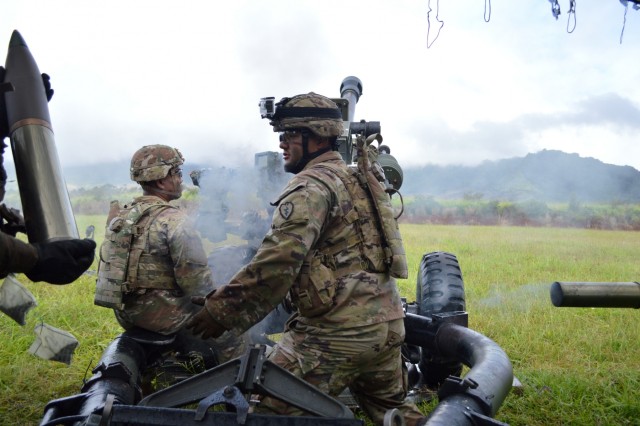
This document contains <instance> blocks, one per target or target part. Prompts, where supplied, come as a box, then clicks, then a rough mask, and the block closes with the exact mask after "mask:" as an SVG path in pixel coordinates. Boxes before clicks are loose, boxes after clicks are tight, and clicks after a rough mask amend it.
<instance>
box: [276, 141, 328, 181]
mask: <svg viewBox="0 0 640 426" xmlns="http://www.w3.org/2000/svg"><path fill="white" fill-rule="evenodd" d="M310 134H311V133H310V132H309V131H308V130H303V131H302V132H301V136H302V157H301V158H300V160H298V162H297V163H296V164H295V165H294V166H291V167H289V168H288V170H286V171H287V172H289V173H293V174H298V173H300V172H301V171H302V169H304V168H305V166H306V165H307V164H309V161H311V160H313V159H314V158H317V157H319V156H321V155H322V154H324V153H325V152H329V151H331V149H332V147H331V145H330V146H328V147H326V148H322V149H319V150H317V151H315V152H313V153H309V135H310Z"/></svg>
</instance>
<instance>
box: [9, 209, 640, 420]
mask: <svg viewBox="0 0 640 426" xmlns="http://www.w3.org/2000/svg"><path fill="white" fill-rule="evenodd" d="M77 220H78V228H79V229H80V230H81V234H84V229H85V228H86V226H87V225H89V224H94V225H95V226H96V238H97V240H98V242H100V240H101V239H102V235H101V234H102V231H101V230H102V225H103V223H104V217H102V216H80V217H78V218H77ZM402 235H403V237H404V240H405V246H406V250H407V254H408V257H409V266H410V277H411V279H409V280H401V281H400V283H399V284H400V287H401V291H402V293H403V296H405V297H407V299H408V300H409V301H413V300H415V277H416V275H417V271H418V268H419V264H420V259H421V257H422V255H423V254H424V253H427V252H431V251H439V250H443V251H448V252H451V253H454V254H456V255H457V257H458V260H459V262H460V265H461V267H462V272H463V275H464V281H465V286H466V298H467V310H468V312H469V327H470V328H472V329H474V330H476V331H478V332H480V333H482V334H484V335H485V336H487V337H489V338H491V339H493V340H494V341H495V342H496V343H498V344H499V345H500V346H501V347H502V348H503V349H504V350H505V352H506V353H507V355H508V356H509V357H510V359H511V362H512V363H513V367H514V373H515V375H516V377H517V378H518V379H519V380H520V381H521V382H522V384H523V387H522V388H521V389H519V390H518V391H517V392H516V391H514V392H511V394H510V395H509V396H508V397H507V399H506V401H505V403H504V404H503V406H502V407H501V409H500V410H499V412H498V414H497V416H496V418H497V419H498V420H500V421H502V422H506V423H509V424H511V425H640V357H639V356H638V355H639V354H640V327H639V326H638V322H639V321H640V311H638V310H633V309H602V308H601V309H592V308H555V307H554V306H553V305H552V304H551V302H550V299H549V286H550V284H551V283H552V282H554V281H639V280H640V262H638V254H639V253H640V235H639V234H638V233H637V232H623V231H593V230H578V229H554V228H513V227H467V226H430V225H403V226H402ZM95 267H96V264H94V265H93V267H92V269H93V270H95ZM20 280H21V281H22V282H23V283H25V284H26V286H27V287H28V288H29V289H30V290H31V292H32V293H33V294H34V295H35V296H36V298H37V300H38V304H39V305H38V306H37V307H36V308H35V309H33V310H32V311H31V312H30V313H29V315H28V317H27V325H26V326H24V327H21V326H19V325H18V324H16V323H15V322H14V321H12V320H11V319H10V318H9V317H7V316H4V315H0V333H1V334H2V336H3V343H2V347H0V395H2V396H1V397H0V424H1V425H18V424H20V425H23V424H38V422H39V419H40V418H41V416H42V410H43V408H44V405H45V404H46V403H47V402H48V401H50V400H52V399H56V398H61V397H64V396H69V395H72V394H75V393H78V391H79V389H80V387H81V386H82V380H83V378H88V377H90V376H91V371H90V370H91V368H93V367H94V366H95V364H96V362H97V361H98V359H99V357H100V355H101V353H102V351H103V349H104V348H105V346H106V345H107V344H108V343H109V342H110V341H111V340H112V339H113V338H114V337H115V336H117V335H118V334H119V333H120V330H119V328H118V326H117V323H116V322H115V320H114V319H113V315H112V313H111V312H110V311H109V310H107V309H104V308H99V307H96V306H94V305H93V288H94V281H95V277H93V276H91V275H85V276H84V277H82V278H81V279H80V280H78V281H77V282H75V283H74V284H71V285H68V286H53V285H48V284H33V283H30V282H28V280H27V279H26V278H25V277H24V276H20ZM40 322H45V323H48V324H50V325H52V326H54V327H58V328H62V329H64V330H67V331H69V332H71V333H72V334H73V335H75V337H76V338H77V339H78V340H79V341H80V345H79V347H78V348H77V350H76V353H75V355H74V358H73V362H72V364H71V365H70V366H67V365H65V364H61V363H56V362H51V361H44V360H41V359H39V358H36V357H34V356H32V355H30V354H29V353H27V349H28V348H29V346H30V345H31V342H32V341H33V340H34V337H35V335H34V334H33V331H32V330H33V328H34V327H35V326H36V325H37V324H38V323H40ZM423 408H424V409H425V411H426V410H428V409H429V407H427V406H425V407H423Z"/></svg>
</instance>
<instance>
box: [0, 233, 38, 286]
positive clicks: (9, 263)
mask: <svg viewBox="0 0 640 426" xmlns="http://www.w3.org/2000/svg"><path fill="white" fill-rule="evenodd" d="M37 260H38V253H37V251H36V249H35V247H33V246H32V245H30V244H27V243H25V242H22V241H20V240H19V239H17V238H14V237H12V236H11V235H7V234H5V233H4V232H0V278H4V277H6V276H7V275H8V274H10V273H11V272H28V271H29V270H30V269H31V268H33V266H34V265H35V264H36V262H37Z"/></svg>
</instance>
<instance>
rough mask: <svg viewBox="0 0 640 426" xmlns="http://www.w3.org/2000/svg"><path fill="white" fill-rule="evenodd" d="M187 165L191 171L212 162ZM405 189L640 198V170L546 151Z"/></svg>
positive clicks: (430, 172) (414, 182) (417, 176)
mask: <svg viewBox="0 0 640 426" xmlns="http://www.w3.org/2000/svg"><path fill="white" fill-rule="evenodd" d="M186 166H187V167H186V169H187V172H188V171H190V170H194V169H198V168H202V167H206V165H199V164H188V165H186ZM64 175H65V180H66V183H67V186H68V187H69V189H75V188H79V187H94V186H101V185H105V184H111V185H115V186H123V185H129V184H131V181H130V180H129V163H128V162H120V163H105V164H93V165H90V166H69V167H65V168H64ZM187 179H188V177H187ZM401 192H402V194H403V195H409V196H410V195H418V194H420V195H425V196H433V197H435V198H448V199H462V198H464V197H469V196H472V197H476V198H477V197H481V198H483V199H485V200H493V199H495V200H502V201H525V200H538V201H544V202H568V201H570V200H575V201H581V202H612V201H617V202H632V203H640V171H638V170H636V169H634V168H633V167H630V166H616V165H612V164H605V163H603V162H602V161H600V160H597V159H595V158H584V157H580V156H579V155H578V154H568V153H565V152H562V151H554V150H543V151H540V152H537V153H534V154H528V155H526V156H524V157H516V158H509V159H506V160H500V161H486V162H484V163H482V164H480V165H478V166H473V167H470V166H438V165H431V164H430V165H426V166H422V167H413V168H405V169H404V180H403V185H402V188H401Z"/></svg>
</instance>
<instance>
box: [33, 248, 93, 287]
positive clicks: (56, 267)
mask: <svg viewBox="0 0 640 426" xmlns="http://www.w3.org/2000/svg"><path fill="white" fill-rule="evenodd" d="M33 246H34V247H35V248H36V250H37V251H38V260H37V262H36V264H35V265H34V267H33V268H32V269H31V270H30V271H29V272H26V273H25V275H26V276H27V277H28V278H29V279H30V280H31V281H46V282H48V283H51V284H69V283H71V282H73V281H75V280H76V279H77V278H78V277H79V276H80V275H82V273H83V272H84V271H86V270H87V268H89V266H91V264H92V263H93V259H94V256H95V249H96V243H95V241H93V240H90V239H84V240H79V239H73V240H60V241H53V242H50V243H34V244H33Z"/></svg>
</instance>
